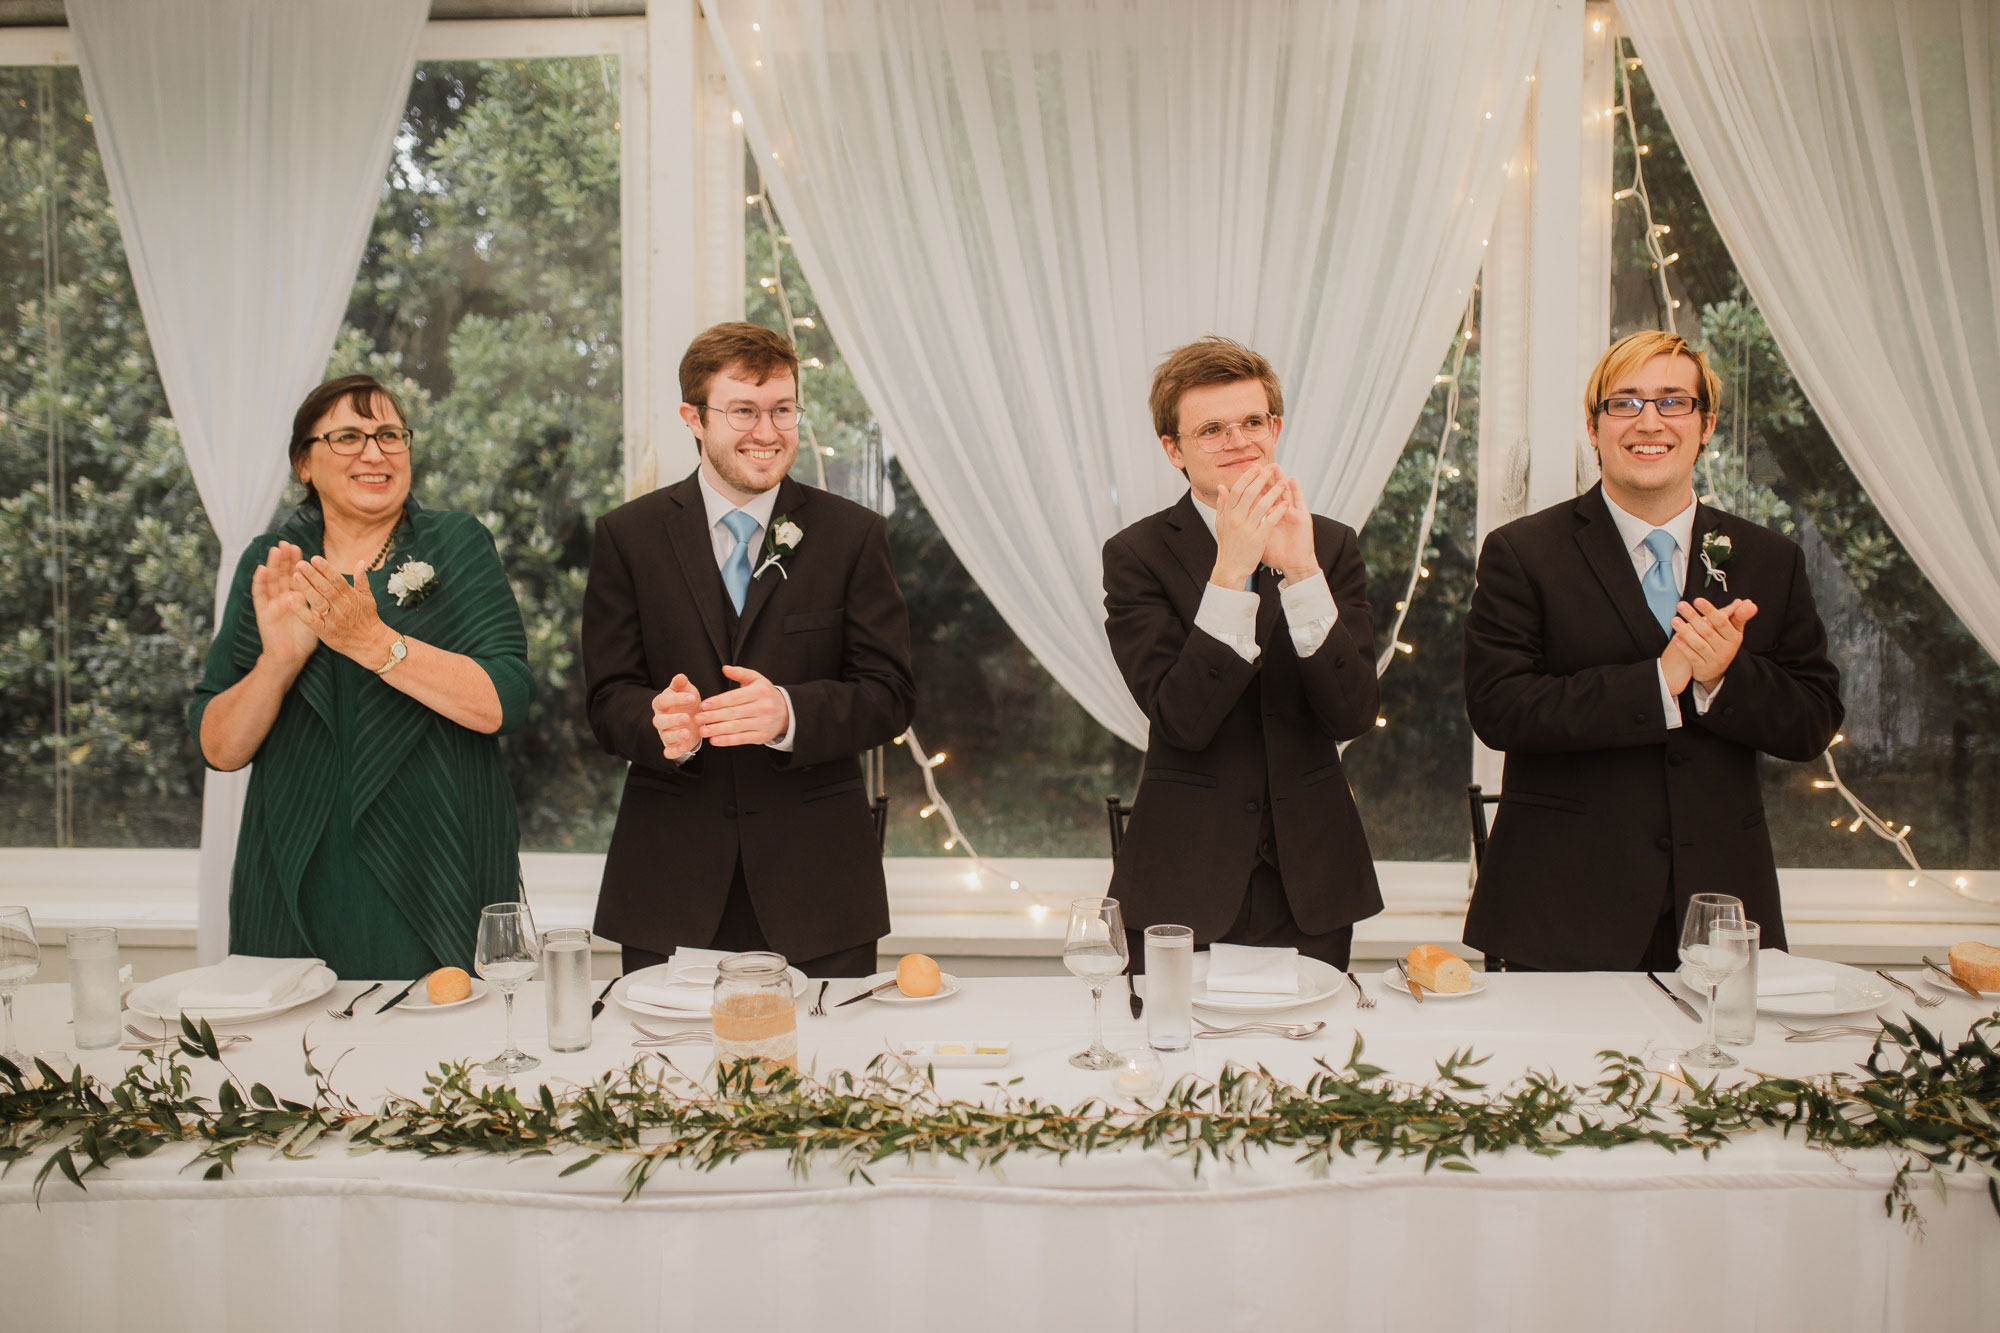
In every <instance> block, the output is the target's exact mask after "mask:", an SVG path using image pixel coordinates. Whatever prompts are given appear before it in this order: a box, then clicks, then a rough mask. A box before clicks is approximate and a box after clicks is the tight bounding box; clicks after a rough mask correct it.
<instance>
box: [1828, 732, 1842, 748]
mask: <svg viewBox="0 0 2000 1333" xmlns="http://www.w3.org/2000/svg"><path fill="white" fill-rule="evenodd" d="M1846 739H1847V733H1846V732H1844V731H1842V732H1835V733H1834V736H1833V739H1832V740H1830V741H1828V742H1827V748H1828V749H1832V748H1833V747H1834V746H1836V745H1838V744H1840V743H1841V742H1842V741H1844V740H1846Z"/></svg>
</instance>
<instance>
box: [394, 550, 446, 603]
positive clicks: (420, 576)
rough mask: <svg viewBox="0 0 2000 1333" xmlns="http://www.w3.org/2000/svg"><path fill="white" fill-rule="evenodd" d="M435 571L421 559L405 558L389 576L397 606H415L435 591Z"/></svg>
mask: <svg viewBox="0 0 2000 1333" xmlns="http://www.w3.org/2000/svg"><path fill="white" fill-rule="evenodd" d="M437 582H438V580H437V571H436V570H435V569H432V568H431V567H430V566H429V565H427V564H425V563H424V562H423V561H421V560H405V561H404V562H403V563H402V564H400V565H398V566H397V567H396V572H395V573H393V574H391V575H390V576H389V591H390V592H392V593H394V594H395V596H396V605H397V606H415V605H416V604H417V603H418V602H421V601H423V600H424V598H426V597H428V596H430V595H431V594H432V593H434V592H436V591H437Z"/></svg>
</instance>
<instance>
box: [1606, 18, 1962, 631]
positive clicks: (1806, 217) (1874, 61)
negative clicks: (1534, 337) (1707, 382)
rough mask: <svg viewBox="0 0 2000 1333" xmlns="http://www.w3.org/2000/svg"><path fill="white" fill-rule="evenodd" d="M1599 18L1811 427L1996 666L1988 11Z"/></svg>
mask: <svg viewBox="0 0 2000 1333" xmlns="http://www.w3.org/2000/svg"><path fill="white" fill-rule="evenodd" d="M1618 8H1619V12H1620V14H1621V15H1622V16H1623V18H1624V21H1625V23H1626V26H1627V28H1628V30H1629V31H1630V32H1631V34H1632V39H1633V42H1634V43H1635V44H1636V45H1637V47H1638V50H1639V53H1640V55H1641V56H1642V57H1643V58H1644V59H1645V61H1646V73H1647V75H1648V77H1649V78H1650V79H1651V80H1652V84H1653V87H1654V89H1655V90H1656V91H1657V92H1658V94H1659V98H1660V104H1661V106H1662V108H1663V109H1664V110H1665V111H1666V114H1667V119H1668V120H1669V121H1670V122H1671V123H1672V124H1673V127H1674V135H1675V137H1676V138H1677V139H1678V140H1679V141H1680V145H1681V151H1682V152H1683V153H1684V154H1685V155H1686V157H1687V161H1688V165H1689V167H1690V168H1691V169H1692V170H1693V172H1694V177H1695V181H1696V183H1697V184H1699V185H1700V186H1701V191H1702V196H1703V198H1704V199H1705V200H1706V201H1707V203H1708V207H1709V211H1710V213H1711V214H1712V215H1713V217H1714V219H1715V225H1716V228H1717V230H1718V231H1720V232H1721V234H1722V238H1723V240H1724V241H1725V242H1726V243H1727V244H1728V246H1729V252H1730V255H1731V256H1732V257H1733V258H1734V259H1735V260H1736V265H1737V268H1738V269H1739V270H1740V271H1741V272H1742V274H1743V281H1744V283H1745V284H1746V285H1747V286H1748V288H1749V290H1750V294H1751V295H1752V296H1754V297H1755V298H1756V300H1757V304H1758V305H1759V307H1761V308H1762V310H1763V313H1764V317H1765V319H1766V320H1768V321H1769V323H1770V326H1771V331H1772V333H1773V334H1774V335H1775V336H1776V338H1777V340H1778V345H1779V346H1780V347H1781V348H1782V349H1783V350H1784V353H1785V357H1786V359H1787V360H1788V361H1789V362H1790V363H1791V367H1792V370H1793V372H1794V373H1795V374H1796V375H1797V376H1798V378H1799V382H1800V384H1802V385H1803V386H1804V388H1805V391H1806V393H1807V395H1808V396H1810V397H1811V399H1812V403H1813V407H1814V408H1815V409H1816V410H1817V411H1818V412H1819V415H1820V417H1821V419H1822V420H1824V421H1825V422H1826V426H1827V429H1828V430H1829V431H1830V432H1831V433H1832V435H1833V438H1834V441H1835V443H1837V444H1838V445H1839V446H1840V451H1841V453H1842V455H1843V456H1844V457H1845V458H1846V459H1847V462H1848V465H1849V466H1850V467H1852V468H1853V469H1854V475H1855V476H1856V477H1857V478H1858V479H1859V480H1860V482H1861V484H1862V485H1863V486H1865V487H1867V488H1868V494H1869V496H1870V498H1871V499H1873V500H1874V502H1875V504H1876V505H1877V506H1878V507H1879V508H1880V509H1881V511H1882V514H1883V516H1884V517H1885V518H1886V519H1887V520H1888V522H1889V524H1890V526H1891V527H1892V528H1893V529H1894V530H1895V533H1896V536H1897V537H1898V539H1900V540H1901V541H1902V542H1903V543H1904V545H1906V546H1907V547H1908V548H1909V550H1910V554H1911V555H1912V556H1914V557H1915V558H1916V561H1917V563H1918V564H1919V565H1921V566H1922V567H1923V571H1924V574H1925V576H1926V577H1927V578H1929V579H1930V581H1931V582H1932V584H1933V585H1935V586H1936V588H1937V590H1938V591H1939V593H1941V594H1942V595H1943V596H1944V598H1945V600H1946V601H1948V602H1950V603H1951V606H1952V609H1953V610H1954V611H1956V612H1957V613H1958V615H1959V617H1960V618H1961V619H1962V620H1964V622H1965V624H1966V627H1967V628H1968V629H1970V630H1971V631H1972V632H1973V634H1975V635H1976V636H1977V637H1978V638H1979V640H1980V642H1981V643H1983V644H1984V645H1985V646H1986V649H1987V651H1988V652H1990V653H1993V654H1994V655H1995V656H2000V147H1996V144H2000V102H1997V101H1996V100H1995V87H1994V75H1995V71H1996V66H2000V13H1996V11H1995V9H1994V7H1993V5H1992V4H1991V3H1989V2H1988V0H1881V2H1880V3H1874V2H1871V3H1868V4H1850V3H1846V2H1845V0H1759V3H1757V4H1754V5H1746V4H1742V3H1738V2H1737V0H1619V6H1618Z"/></svg>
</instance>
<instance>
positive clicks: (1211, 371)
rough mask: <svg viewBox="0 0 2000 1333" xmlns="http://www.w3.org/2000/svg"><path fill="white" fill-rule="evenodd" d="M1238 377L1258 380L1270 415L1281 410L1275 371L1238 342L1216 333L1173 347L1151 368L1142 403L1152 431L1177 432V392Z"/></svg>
mask: <svg viewBox="0 0 2000 1333" xmlns="http://www.w3.org/2000/svg"><path fill="white" fill-rule="evenodd" d="M1238 380H1262V381H1263V382H1264V400H1265V402H1266V403H1268V404H1269V405H1270V408H1271V415H1272V416H1274V417H1281V416H1283V415H1284V414H1285V395H1284V393H1283V391H1281V390H1280V389H1279V388H1278V372H1277V371H1275V370H1273V369H1271V363H1270V362H1269V361H1266V360H1265V359H1264V358H1263V357H1261V356H1259V355H1257V353H1255V352H1253V351H1251V350H1250V349H1249V348H1247V347H1245V346H1244V345H1243V344H1242V343H1240V342H1236V341H1235V340H1233V339H1230V338H1224V337H1221V336H1219V335H1217V334H1213V333H1211V334H1209V335H1208V336H1207V337H1206V338H1203V339H1201V340H1200V341H1199V342H1191V343H1189V344H1188V345H1187V346H1185V347H1176V348H1175V349H1174V350H1173V351H1171V352H1168V353H1167V359H1166V360H1164V361H1162V362H1160V368H1159V369H1158V370H1155V371H1154V372H1153V391H1152V393H1151V394H1150V395H1148V396H1147V399H1146V405H1147V406H1148V407H1149V408H1151V409H1152V413H1153V432H1154V434H1156V435H1178V434H1179V433H1180V429H1181V395H1182V394H1184V393H1186V392H1187V391H1188V390H1189V389H1202V388H1206V387H1208V386H1209V385H1211V384H1234V383H1236V381H1238Z"/></svg>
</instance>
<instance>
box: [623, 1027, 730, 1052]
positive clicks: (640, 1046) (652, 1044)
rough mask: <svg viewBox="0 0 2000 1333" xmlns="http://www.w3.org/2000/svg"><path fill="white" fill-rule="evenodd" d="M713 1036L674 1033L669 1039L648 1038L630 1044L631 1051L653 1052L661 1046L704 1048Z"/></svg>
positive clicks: (695, 1033) (709, 1034)
mask: <svg viewBox="0 0 2000 1333" xmlns="http://www.w3.org/2000/svg"><path fill="white" fill-rule="evenodd" d="M714 1040H715V1038H714V1036H713V1034H711V1033H707V1032H676V1033H674V1034H673V1035H672V1036H669V1037H648V1038H642V1039H641V1040H639V1041H635V1042H633V1043H632V1049H634V1050H638V1051H655V1050H658V1049H660V1048H661V1047H663V1046H706V1045H708V1044H709V1043H710V1042H712V1041H714Z"/></svg>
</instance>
